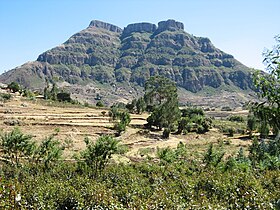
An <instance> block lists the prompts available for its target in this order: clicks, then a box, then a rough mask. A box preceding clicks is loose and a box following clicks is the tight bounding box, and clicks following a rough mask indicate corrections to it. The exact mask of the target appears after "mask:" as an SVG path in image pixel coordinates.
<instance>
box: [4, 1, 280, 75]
mask: <svg viewBox="0 0 280 210" xmlns="http://www.w3.org/2000/svg"><path fill="white" fill-rule="evenodd" d="M279 10H280V0H99V1H98V0H0V28H1V31H0V73H2V72H4V71H6V70H9V69H12V68H14V67H16V66H19V65H21V64H23V63H25V62H27V61H33V60H36V59H37V56H38V55H39V54H40V53H42V52H44V51H46V50H48V49H51V48H53V47H55V46H57V45H59V44H61V43H63V42H65V41H66V40H67V39H68V38H69V37H70V36H71V35H73V34H74V33H76V32H78V31H80V30H82V29H84V28H86V27H87V26H88V24H89V22H90V21H91V20H94V19H97V20H102V21H105V22H109V23H112V24H115V25H117V26H120V27H122V28H123V27H125V26H126V25H127V24H130V23H135V22H151V23H158V22H159V21H161V20H167V19H175V20H178V21H181V22H183V23H184V25H185V30H186V31H187V32H189V33H191V34H194V35H196V36H203V37H209V38H210V39H211V41H212V42H213V43H214V45H215V46H216V47H218V48H220V49H221V50H223V51H225V52H227V53H230V54H232V55H234V57H235V58H237V59H238V60H239V61H241V62H242V63H243V64H245V65H247V66H249V67H254V68H259V69H264V66H263V64H262V59H263V58H262V52H263V50H264V48H271V47H272V46H273V45H274V44H275V42H274V36H276V35H277V34H280V24H279V20H280V12H279Z"/></svg>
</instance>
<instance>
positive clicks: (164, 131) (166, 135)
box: [162, 128, 171, 139]
mask: <svg viewBox="0 0 280 210" xmlns="http://www.w3.org/2000/svg"><path fill="white" fill-rule="evenodd" d="M170 132H171V131H170V129H169V128H164V130H163V133H162V137H163V138H164V139H168V138H169V135H170Z"/></svg>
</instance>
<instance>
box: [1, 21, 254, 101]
mask: <svg viewBox="0 0 280 210" xmlns="http://www.w3.org/2000/svg"><path fill="white" fill-rule="evenodd" d="M155 75H162V76H164V77H167V78H170V79H171V80H173V81H174V82H176V84H177V86H178V87H179V90H180V91H179V92H181V99H182V100H183V101H184V98H185V97H186V96H189V95H190V94H192V93H198V95H200V96H203V97H208V98H209V97H211V96H215V95H216V96H217V95H219V96H222V95H223V94H224V93H238V94H237V95H240V94H239V93H240V92H242V93H244V91H249V92H250V91H252V89H253V84H252V77H251V70H250V69H249V68H248V67H246V66H244V65H243V64H241V63H240V62H239V61H237V60H236V59H234V57H233V56H232V55H229V54H227V53H225V52H223V51H221V50H219V49H217V48H216V47H215V46H214V45H213V44H212V43H211V41H210V40H209V39H208V38H204V37H196V36H193V35H191V34H189V33H187V32H186V31H184V24H183V23H181V22H178V21H175V20H167V21H161V22H159V23H158V25H155V24H152V23H133V24H129V25H128V26H127V27H125V28H124V29H121V28H120V27H118V26H115V25H112V24H110V23H105V22H102V21H98V20H93V21H91V22H90V25H89V26H88V27H87V28H86V29H84V30H82V31H80V32H78V33H76V34H74V35H73V36H71V37H70V38H69V39H68V40H67V41H66V42H65V43H63V44H62V45H60V46H57V47H55V48H53V49H51V50H48V51H46V52H44V53H42V54H41V55H39V56H38V59H37V61H34V62H29V63H25V64H23V65H22V66H20V67H17V68H15V69H12V70H10V71H8V72H6V73H4V74H2V75H1V76H0V82H3V83H9V82H12V81H17V82H19V83H20V84H22V85H23V86H26V87H29V88H33V89H40V90H42V89H43V88H44V87H45V86H46V85H47V82H46V81H49V82H56V83H57V84H58V85H60V86H61V87H64V88H65V89H67V90H68V91H70V92H71V93H72V94H73V95H74V96H76V97H77V98H78V99H80V100H87V101H92V100H94V99H100V98H102V100H104V101H105V102H107V103H112V102H115V101H116V100H118V101H127V100H130V99H131V98H133V97H137V96H139V95H142V90H143V86H144V84H145V81H146V80H147V79H148V78H149V77H151V76H155ZM216 96H215V97H216ZM194 97H195V96H194ZM234 97H235V96H234ZM190 98H192V97H190ZM231 98H232V97H231ZM185 101H187V99H186V100H185Z"/></svg>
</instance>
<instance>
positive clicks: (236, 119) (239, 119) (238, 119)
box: [228, 115, 245, 122]
mask: <svg viewBox="0 0 280 210" xmlns="http://www.w3.org/2000/svg"><path fill="white" fill-rule="evenodd" d="M228 120H229V121H232V122H244V121H245V120H244V117H242V116H240V115H232V116H230V117H229V118H228Z"/></svg>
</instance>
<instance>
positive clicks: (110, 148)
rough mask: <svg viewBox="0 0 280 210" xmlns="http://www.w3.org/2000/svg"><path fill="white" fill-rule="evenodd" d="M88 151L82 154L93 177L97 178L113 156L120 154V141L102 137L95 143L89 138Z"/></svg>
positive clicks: (87, 142)
mask: <svg viewBox="0 0 280 210" xmlns="http://www.w3.org/2000/svg"><path fill="white" fill-rule="evenodd" d="M85 143H86V149H85V151H83V152H82V153H81V156H82V158H83V159H84V161H85V163H86V165H87V166H88V167H90V168H91V169H92V170H93V171H92V172H93V174H92V175H93V176H94V177H96V176H97V175H98V173H101V172H102V170H103V169H104V168H105V166H106V165H107V164H108V162H109V160H110V159H111V158H112V155H113V154H116V153H118V149H119V147H118V144H119V141H118V140H116V139H115V138H113V137H112V136H101V137H99V138H98V139H97V141H96V143H93V142H92V141H90V140H89V139H88V138H85Z"/></svg>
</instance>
